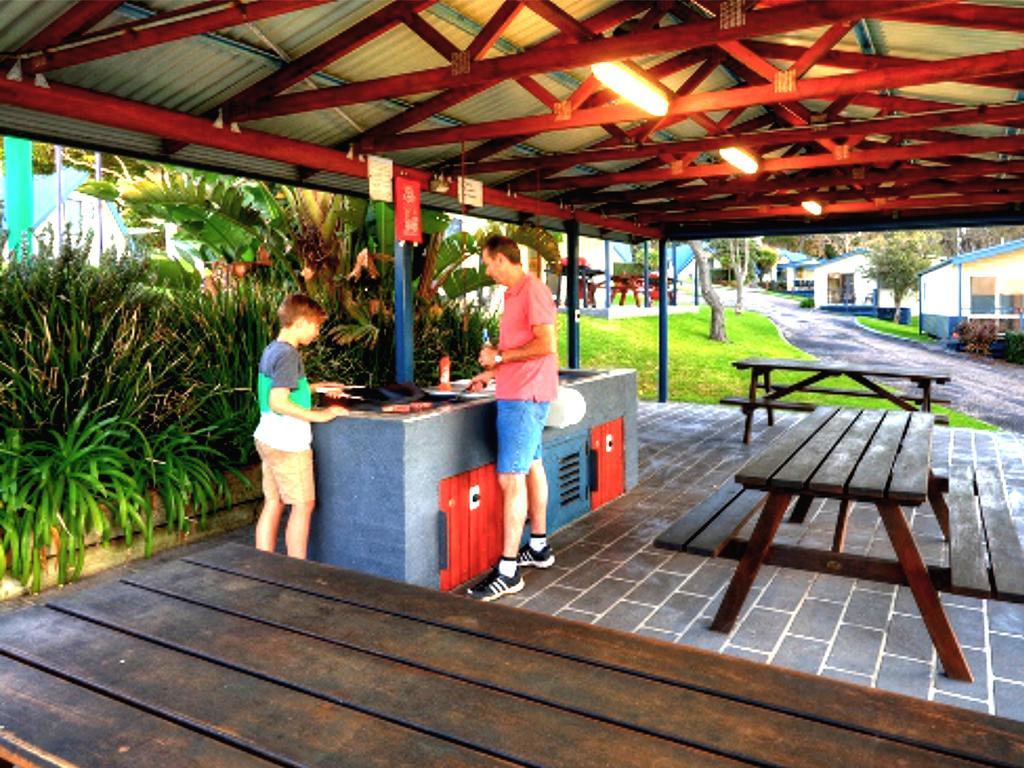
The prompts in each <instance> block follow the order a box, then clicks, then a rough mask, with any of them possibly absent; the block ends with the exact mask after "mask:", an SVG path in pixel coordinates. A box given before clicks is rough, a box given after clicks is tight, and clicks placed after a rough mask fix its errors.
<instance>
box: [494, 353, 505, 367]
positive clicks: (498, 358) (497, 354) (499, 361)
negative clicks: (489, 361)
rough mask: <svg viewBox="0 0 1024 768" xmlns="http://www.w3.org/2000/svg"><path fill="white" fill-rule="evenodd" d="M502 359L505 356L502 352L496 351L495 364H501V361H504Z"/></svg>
mask: <svg viewBox="0 0 1024 768" xmlns="http://www.w3.org/2000/svg"><path fill="white" fill-rule="evenodd" d="M502 359H503V358H502V356H501V352H497V353H496V354H495V355H494V364H495V365H501V361H502Z"/></svg>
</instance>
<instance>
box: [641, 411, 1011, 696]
mask: <svg viewBox="0 0 1024 768" xmlns="http://www.w3.org/2000/svg"><path fill="white" fill-rule="evenodd" d="M933 421H934V416H932V415H931V414H923V413H914V414H908V413H905V412H900V411H877V410H871V411H867V410H863V411H862V410H855V409H837V408H819V409H818V410H816V411H815V412H814V413H813V414H812V415H810V416H808V417H807V418H805V419H804V420H802V421H801V422H799V423H798V424H797V425H796V426H794V427H792V428H791V429H790V430H789V431H788V432H786V433H785V434H783V435H782V436H780V437H779V438H778V439H777V440H775V441H773V442H772V443H771V444H770V445H769V446H768V447H767V448H766V449H765V450H764V451H763V452H762V453H760V454H759V455H758V456H756V457H754V458H753V459H751V460H750V461H749V462H748V463H747V464H746V465H745V466H744V467H743V468H742V469H740V471H739V472H738V473H737V474H736V479H735V481H734V482H730V483H726V484H725V485H723V486H722V488H720V489H719V490H718V491H717V492H716V493H715V494H714V495H712V496H711V497H709V498H708V499H707V500H705V501H704V502H702V503H701V504H699V505H698V506H697V507H695V508H694V509H693V510H690V511H689V512H687V513H686V514H684V515H683V516H682V517H681V518H680V519H679V520H677V521H676V522H675V523H673V524H672V525H671V526H669V528H667V529H666V530H665V532H664V533H662V534H661V535H660V536H659V537H658V538H657V539H656V540H655V544H656V545H658V546H661V547H666V548H671V549H681V550H684V551H687V552H691V553H694V554H700V555H704V556H717V555H719V554H724V555H727V556H733V557H738V558H739V559H740V564H739V566H738V567H737V570H736V573H735V575H734V577H733V580H732V583H731V584H730V587H729V591H728V593H727V595H726V598H725V600H724V601H723V603H722V606H721V608H720V610H719V612H718V615H717V616H716V617H715V619H714V622H713V623H712V628H714V629H719V630H722V631H728V630H729V629H730V628H731V627H732V624H733V622H734V621H735V619H736V616H737V614H738V612H739V610H740V608H741V606H742V604H743V601H744V599H745V598H746V595H747V593H748V591H749V589H750V585H751V583H752V582H753V579H754V577H755V576H756V574H757V571H758V569H759V568H760V566H761V564H762V563H770V564H773V565H782V566H787V567H795V568H802V569H805V570H814V571H821V572H824V573H832V574H837V575H839V574H842V575H849V576H853V577H856V578H862V579H873V580H877V581H883V582H888V583H892V584H905V585H909V586H910V588H911V591H912V593H913V595H914V598H915V600H916V601H917V604H918V608H919V609H920V611H921V616H922V617H923V619H924V622H925V625H926V627H927V629H928V632H929V634H930V635H931V638H932V641H933V643H934V644H935V647H936V649H937V651H938V654H939V658H940V659H941V661H942V663H943V666H944V668H945V670H946V673H947V675H949V676H950V677H955V678H959V679H967V680H970V679H971V677H970V671H969V670H968V668H967V663H966V660H965V659H964V657H963V653H962V651H961V650H960V647H959V644H958V643H957V641H956V637H955V635H954V634H953V630H952V628H951V626H950V624H949V621H948V619H947V618H946V615H945V612H944V610H943V608H942V605H941V603H940V602H939V600H938V594H937V590H938V589H943V590H944V591H951V592H957V593H961V594H968V595H973V596H977V597H988V598H994V599H1003V600H1011V601H1018V602H1024V549H1022V547H1021V543H1020V539H1019V537H1018V536H1017V532H1016V530H1015V527H1014V523H1013V519H1012V517H1011V515H1010V510H1009V505H1008V503H1007V501H1006V495H1005V492H1004V489H1003V485H1002V482H1001V480H1000V478H999V475H998V471H996V470H993V469H992V468H989V467H978V468H977V469H975V468H974V467H973V466H970V465H961V464H957V465H954V466H953V467H952V468H951V469H950V471H949V473H948V477H947V476H946V474H945V473H943V474H937V473H936V472H933V471H932V467H931V435H932V425H933ZM945 492H948V498H947V497H944V496H943V493H945ZM794 496H796V497H798V500H797V503H796V505H795V507H794V512H793V515H792V516H791V518H790V520H791V521H794V522H800V521H802V519H803V515H804V514H806V511H807V509H808V507H809V506H810V504H811V502H812V501H813V500H814V499H815V498H834V499H838V500H839V502H840V506H839V514H838V516H837V521H836V530H835V534H834V536H833V541H832V548H831V551H830V552H821V551H817V550H813V549H809V548H806V547H797V546H787V545H775V544H773V543H772V539H773V538H774V536H775V534H776V532H777V530H778V528H779V525H780V523H781V521H782V517H783V516H784V514H785V512H786V510H787V508H788V506H789V504H790V501H791V500H792V498H793V497H794ZM926 500H927V501H929V503H930V504H931V506H932V509H933V511H934V512H935V516H936V519H937V521H938V523H939V526H940V528H941V529H942V531H943V534H944V535H945V537H946V540H947V541H948V542H949V553H950V557H949V562H950V565H949V567H948V568H939V567H932V568H926V566H925V565H924V562H923V560H922V559H921V556H920V553H919V552H918V549H917V545H916V543H915V542H914V539H913V536H912V535H911V533H910V530H909V528H908V527H907V523H906V520H905V519H904V517H903V513H902V511H901V507H903V506H911V507H912V506H918V505H920V504H923V503H924V502H925V501H926ZM855 502H867V503H872V504H874V505H875V506H876V507H877V508H878V511H879V513H880V515H881V517H882V521H883V523H884V524H885V529H886V532H887V533H888V535H889V539H890V541H891V543H892V545H893V550H894V552H895V554H896V557H897V561H898V563H893V562H891V561H887V560H883V559H880V558H872V557H862V556H855V555H850V554H846V553H844V552H843V545H844V540H845V536H846V525H847V519H848V513H849V509H850V506H851V504H853V503H855ZM947 502H948V504H947ZM757 510H761V512H760V516H759V519H758V522H757V525H756V527H755V529H754V532H753V534H752V535H751V537H750V540H749V541H748V542H742V541H739V540H738V539H735V538H734V537H735V536H736V533H737V532H738V531H739V529H740V528H741V527H743V525H744V524H745V523H746V522H747V520H748V519H749V518H750V517H751V516H752V515H753V514H754V513H755V512H756V511H757Z"/></svg>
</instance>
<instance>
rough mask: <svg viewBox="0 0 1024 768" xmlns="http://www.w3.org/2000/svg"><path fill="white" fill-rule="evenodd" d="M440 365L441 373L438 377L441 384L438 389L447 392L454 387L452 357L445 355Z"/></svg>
mask: <svg viewBox="0 0 1024 768" xmlns="http://www.w3.org/2000/svg"><path fill="white" fill-rule="evenodd" d="M438 367H439V369H440V370H439V375H438V379H439V381H440V384H439V385H438V389H441V390H443V391H445V392H447V391H449V390H450V389H451V388H452V382H451V373H452V361H451V358H450V357H448V355H444V356H443V357H442V358H441V363H440V365H439V366H438Z"/></svg>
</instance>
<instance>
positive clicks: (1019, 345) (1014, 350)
mask: <svg viewBox="0 0 1024 768" xmlns="http://www.w3.org/2000/svg"><path fill="white" fill-rule="evenodd" d="M1006 359H1007V360H1008V361H1009V362H1011V363H1017V364H1018V365H1024V331H1007V332H1006Z"/></svg>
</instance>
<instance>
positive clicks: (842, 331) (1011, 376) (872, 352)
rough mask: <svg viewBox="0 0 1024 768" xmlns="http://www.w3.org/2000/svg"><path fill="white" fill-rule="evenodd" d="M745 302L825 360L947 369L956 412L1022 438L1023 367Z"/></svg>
mask: <svg viewBox="0 0 1024 768" xmlns="http://www.w3.org/2000/svg"><path fill="white" fill-rule="evenodd" d="M723 298H726V296H725V295H723ZM729 298H731V297H729ZM744 303H745V305H746V307H747V308H748V309H751V310H755V311H757V312H761V313H763V314H765V315H767V316H768V317H770V318H771V319H772V320H773V321H774V322H775V324H776V325H777V326H778V328H779V330H780V331H781V332H782V334H783V336H785V337H786V339H787V340H788V341H789V342H790V343H791V344H793V345H795V346H797V347H800V349H802V350H804V351H806V352H808V353H810V354H812V355H814V356H815V357H817V358H820V359H822V360H837V361H844V362H852V363H867V364H871V363H874V364H889V365H908V366H915V367H921V368H929V369H933V370H938V371H948V372H949V374H950V376H951V377H952V381H951V382H950V383H949V384H948V385H945V386H944V387H940V392H942V393H943V394H945V395H947V396H948V397H949V398H950V399H951V400H952V405H951V407H952V408H954V409H956V410H958V411H961V412H962V413H967V414H970V415H971V416H975V417H977V418H979V419H983V420H985V421H987V422H989V423H990V424H995V425H996V426H999V427H1002V428H1003V429H1009V430H1012V431H1014V432H1017V433H1019V434H1024V366H1022V365H1014V364H1012V363H1007V362H1006V361H1004V360H991V359H989V358H983V357H976V356H974V355H967V354H964V353H958V352H950V351H948V350H946V349H945V347H944V345H942V344H937V343H924V342H922V343H916V342H908V341H899V340H896V339H894V338H891V337H887V336H884V335H881V334H878V333H873V332H871V331H868V330H865V329H864V328H862V327H861V326H860V325H858V324H857V322H856V321H855V320H854V318H852V317H845V316H842V315H833V314H831V313H829V312H819V311H816V310H811V309H801V308H800V307H799V305H798V304H796V302H793V301H789V300H786V299H780V298H777V297H774V296H770V295H768V294H763V293H754V292H748V293H746V294H745V296H744ZM727 311H728V312H732V308H731V307H730V308H729V309H728V310H727ZM922 338H923V339H927V338H929V337H927V336H923V337H922Z"/></svg>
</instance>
